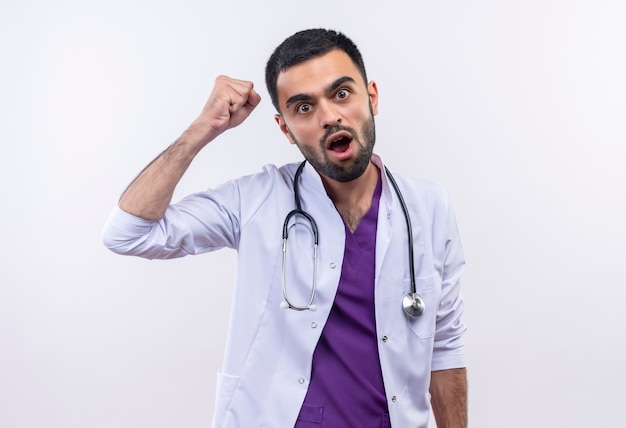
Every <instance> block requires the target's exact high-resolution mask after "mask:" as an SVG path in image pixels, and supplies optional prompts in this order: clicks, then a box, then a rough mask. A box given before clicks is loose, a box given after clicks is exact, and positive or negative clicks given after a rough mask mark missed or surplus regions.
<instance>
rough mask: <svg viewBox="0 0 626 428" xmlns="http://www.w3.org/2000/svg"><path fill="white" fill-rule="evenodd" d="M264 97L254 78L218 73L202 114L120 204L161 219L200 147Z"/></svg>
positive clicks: (238, 121)
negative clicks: (227, 75)
mask: <svg viewBox="0 0 626 428" xmlns="http://www.w3.org/2000/svg"><path fill="white" fill-rule="evenodd" d="M260 101H261V97H260V96H259V94H258V93H256V91H255V90H254V85H253V84H252V82H247V81H243V80H237V79H232V78H229V77H226V76H218V77H217V78H216V79H215V86H214V87H213V91H212V92H211V95H210V96H209V99H208V101H207V102H206V104H205V106H204V108H203V110H202V113H201V114H200V116H198V118H197V119H196V120H195V121H194V122H193V123H192V124H191V125H190V126H189V128H187V130H186V131H185V132H183V134H182V135H181V137H180V138H179V139H178V140H176V142H175V143H173V144H172V145H171V146H169V147H168V148H167V149H166V150H165V151H164V152H163V153H161V154H160V155H159V156H158V157H157V158H156V159H155V160H154V161H152V162H151V163H150V164H149V165H148V166H147V167H146V168H145V169H144V170H143V171H142V172H141V173H140V174H139V175H138V176H137V178H135V180H134V181H133V182H132V183H131V184H130V185H129V186H128V188H127V189H126V190H125V191H124V193H123V194H122V197H121V198H120V201H119V207H120V208H121V209H123V210H124V211H126V212H128V213H130V214H133V215H135V216H137V217H141V218H144V219H146V220H160V219H161V218H162V217H163V214H164V213H165V210H166V209H167V207H168V205H169V204H170V201H171V199H172V195H173V194H174V189H175V188H176V185H177V184H178V182H179V181H180V179H181V178H182V176H183V174H184V173H185V171H187V168H188V167H189V165H190V164H191V161H192V160H193V159H194V158H195V156H196V155H197V154H198V153H199V152H200V150H202V148H204V147H205V146H206V145H207V144H208V143H210V142H211V141H213V140H214V139H215V138H216V137H217V136H218V135H220V134H221V133H222V132H224V131H226V130H228V129H230V128H234V127H236V126H238V125H239V124H241V123H242V122H243V121H244V120H245V119H246V118H247V117H248V116H249V115H250V113H251V112H252V111H253V110H254V108H255V107H256V106H257V105H258V104H259V102H260Z"/></svg>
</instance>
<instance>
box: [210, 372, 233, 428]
mask: <svg viewBox="0 0 626 428" xmlns="http://www.w3.org/2000/svg"><path fill="white" fill-rule="evenodd" d="M237 385H239V376H232V375H229V374H226V373H223V372H221V371H219V372H217V388H216V389H217V393H216V397H215V417H214V422H215V423H214V425H215V426H221V423H222V422H223V421H224V418H225V417H226V413H227V412H228V409H229V408H230V402H231V400H232V398H233V394H234V393H235V390H236V389H237Z"/></svg>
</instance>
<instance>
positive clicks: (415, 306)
mask: <svg viewBox="0 0 626 428" xmlns="http://www.w3.org/2000/svg"><path fill="white" fill-rule="evenodd" d="M305 164H306V160H305V161H303V162H302V163H301V164H300V166H299V167H298V169H297V170H296V174H295V175H294V177H293V193H294V199H295V201H296V208H295V209H294V210H292V211H291V212H289V213H288V214H287V217H286V218H285V223H284V224H283V263H282V264H283V266H282V284H283V298H284V299H285V300H284V301H283V302H281V304H280V307H281V308H283V309H293V310H296V311H306V310H309V311H315V310H317V306H316V305H314V304H313V301H314V300H315V291H316V288H317V245H318V242H319V233H318V230H317V224H316V223H315V220H314V219H313V217H312V216H311V215H310V214H309V213H307V212H306V211H304V210H303V209H302V205H301V204H300V190H299V187H298V181H299V179H300V176H301V175H302V170H303V169H304V165H305ZM385 173H386V174H387V177H388V178H389V182H390V183H391V185H392V187H393V189H394V190H395V192H396V195H398V199H399V200H400V205H401V206H402V211H403V212H404V218H405V220H406V228H407V235H408V238H409V239H408V241H409V273H410V275H411V291H410V292H409V293H407V294H406V295H405V296H404V297H403V298H402V308H403V309H404V312H405V313H406V314H407V315H408V316H410V317H413V318H415V317H419V316H420V315H422V314H423V313H424V309H425V308H426V306H425V305H424V300H423V299H422V297H421V296H420V295H419V294H417V289H416V285H415V266H414V262H413V230H412V228H411V219H410V217H409V210H408V209H407V207H406V203H405V202H404V198H403V197H402V193H401V192H400V188H399V187H398V184H397V183H396V180H395V179H394V178H393V176H392V175H391V172H389V170H388V169H387V167H385ZM297 215H300V216H302V217H304V218H306V219H307V220H308V222H309V224H310V225H311V230H312V232H313V285H312V286H311V296H310V297H309V302H308V303H307V304H306V305H304V306H298V305H294V304H293V303H291V301H290V300H289V297H287V283H286V281H285V271H286V265H287V235H288V233H287V230H288V226H289V220H291V218H292V217H295V216H297Z"/></svg>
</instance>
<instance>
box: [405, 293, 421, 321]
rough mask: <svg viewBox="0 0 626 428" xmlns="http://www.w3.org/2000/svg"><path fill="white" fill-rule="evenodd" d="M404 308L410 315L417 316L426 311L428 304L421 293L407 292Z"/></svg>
mask: <svg viewBox="0 0 626 428" xmlns="http://www.w3.org/2000/svg"><path fill="white" fill-rule="evenodd" d="M402 309H404V312H405V313H406V314H407V315H408V316H410V317H412V318H417V317H419V316H421V315H422V314H423V313H424V309H426V305H424V300H423V299H422V298H421V297H420V295H419V294H417V293H407V294H406V295H405V296H404V298H403V299H402Z"/></svg>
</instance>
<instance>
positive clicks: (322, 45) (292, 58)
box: [265, 28, 367, 113]
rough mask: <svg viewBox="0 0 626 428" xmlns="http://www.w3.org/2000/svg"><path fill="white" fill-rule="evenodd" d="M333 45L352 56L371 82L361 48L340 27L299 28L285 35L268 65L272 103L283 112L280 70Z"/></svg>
mask: <svg viewBox="0 0 626 428" xmlns="http://www.w3.org/2000/svg"><path fill="white" fill-rule="evenodd" d="M333 49H340V50H342V51H344V52H345V53H346V54H347V55H348V56H349V57H350V59H352V62H354V65H356V66H357V68H358V69H359V71H360V72H361V76H363V80H364V81H365V84H367V75H366V73H365V64H364V63H363V58H362V57H361V52H359V49H358V48H357V47H356V45H355V44H354V42H353V41H352V40H350V39H349V38H348V37H347V36H345V35H344V34H342V33H340V32H338V31H334V30H325V29H322V28H314V29H310V30H303V31H299V32H297V33H295V34H294V35H292V36H290V37H288V38H287V39H285V41H283V42H282V43H281V44H280V45H279V46H278V47H277V48H276V50H274V53H273V54H272V55H271V56H270V59H269V60H268V61H267V65H266V67H265V84H266V85H267V90H268V92H269V93H270V97H271V98H272V104H274V107H275V108H276V110H278V112H279V113H280V106H279V105H278V93H277V90H276V80H277V79H278V74H279V73H281V72H283V71H285V70H287V69H288V68H289V67H292V66H294V65H296V64H299V63H301V62H304V61H306V60H308V59H311V58H315V57H318V56H322V55H324V54H326V53H328V52H330V51H331V50H333Z"/></svg>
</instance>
